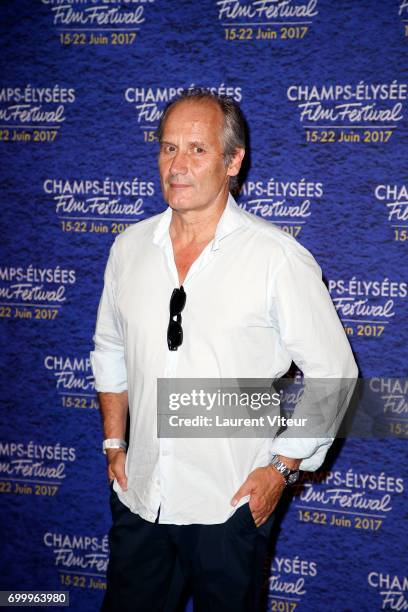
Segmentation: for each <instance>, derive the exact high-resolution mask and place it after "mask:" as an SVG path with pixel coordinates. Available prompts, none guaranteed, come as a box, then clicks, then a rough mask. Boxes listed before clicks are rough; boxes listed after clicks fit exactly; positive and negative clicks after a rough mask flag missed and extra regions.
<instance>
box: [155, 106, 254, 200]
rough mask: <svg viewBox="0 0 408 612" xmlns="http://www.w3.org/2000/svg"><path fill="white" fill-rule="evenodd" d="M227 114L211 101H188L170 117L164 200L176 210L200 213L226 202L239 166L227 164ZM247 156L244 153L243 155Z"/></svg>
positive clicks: (163, 152) (164, 144)
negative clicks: (224, 136)
mask: <svg viewBox="0 0 408 612" xmlns="http://www.w3.org/2000/svg"><path fill="white" fill-rule="evenodd" d="M222 130H223V114H222V111H221V110H220V109H219V108H218V106H217V104H215V103H214V102H211V101H202V102H198V101H190V100H186V101H183V102H180V103H179V104H177V106H176V107H175V108H174V109H173V110H171V111H170V113H169V114H168V116H167V119H166V122H165V125H164V130H163V135H162V140H161V143H160V154H159V170H160V181H161V188H162V192H163V197H164V199H165V200H166V202H167V203H168V204H169V206H170V207H171V208H173V209H174V210H199V209H203V208H207V207H208V206H211V204H214V203H217V202H223V201H224V200H225V198H226V196H227V194H228V177H229V176H232V175H233V174H237V172H238V170H239V166H240V161H239V165H238V167H237V169H236V167H235V166H236V165H237V164H236V163H235V165H234V163H233V162H231V164H229V165H228V166H226V165H225V163H224V156H223V146H222V142H221V136H222ZM242 155H243V153H242Z"/></svg>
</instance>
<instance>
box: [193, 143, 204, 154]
mask: <svg viewBox="0 0 408 612" xmlns="http://www.w3.org/2000/svg"><path fill="white" fill-rule="evenodd" d="M193 151H194V153H204V152H205V151H204V149H203V147H199V146H198V145H196V146H195V147H194V149H193Z"/></svg>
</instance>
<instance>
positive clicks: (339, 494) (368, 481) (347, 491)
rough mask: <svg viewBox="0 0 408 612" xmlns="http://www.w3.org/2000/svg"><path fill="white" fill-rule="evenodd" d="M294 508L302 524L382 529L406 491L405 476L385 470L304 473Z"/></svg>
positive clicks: (296, 493)
mask: <svg viewBox="0 0 408 612" xmlns="http://www.w3.org/2000/svg"><path fill="white" fill-rule="evenodd" d="M295 487H296V489H295V496H294V507H295V509H296V513H297V518H298V520H299V521H301V522H302V523H310V524H313V525H321V526H322V527H333V528H342V529H343V528H345V529H359V530H361V531H379V530H380V529H381V528H382V526H383V523H384V521H386V520H387V518H389V517H390V516H391V513H392V502H393V498H394V497H395V496H396V495H400V494H402V493H403V492H404V479H403V478H402V477H398V476H393V475H388V474H385V473H384V472H381V473H380V474H374V473H371V474H367V473H365V472H360V471H358V470H353V469H352V468H350V469H348V470H347V471H345V472H344V471H343V470H335V471H319V472H302V473H301V478H300V481H299V483H298V484H296V485H295Z"/></svg>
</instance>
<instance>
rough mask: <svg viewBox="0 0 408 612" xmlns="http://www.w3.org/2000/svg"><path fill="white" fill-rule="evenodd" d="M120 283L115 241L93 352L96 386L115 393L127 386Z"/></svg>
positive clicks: (99, 310)
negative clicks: (118, 283)
mask: <svg viewBox="0 0 408 612" xmlns="http://www.w3.org/2000/svg"><path fill="white" fill-rule="evenodd" d="M116 282H117V263H116V256H115V244H113V245H112V247H111V250H110V254H109V259H108V263H107V265H106V269H105V278H104V288H103V292H102V296H101V299H100V302H99V308H98V314H97V318H96V329H95V335H94V337H93V340H94V343H95V349H94V350H93V351H92V352H91V354H90V358H91V366H92V370H93V374H94V378H95V389H96V390H97V391H102V392H111V393H121V392H122V391H126V389H127V372H126V362H125V350H124V342H123V337H122V331H121V328H120V322H119V316H118V310H117V304H116Z"/></svg>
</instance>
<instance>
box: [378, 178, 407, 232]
mask: <svg viewBox="0 0 408 612" xmlns="http://www.w3.org/2000/svg"><path fill="white" fill-rule="evenodd" d="M374 195H375V197H376V199H377V200H378V202H380V203H381V204H382V206H383V208H384V212H385V214H386V215H387V221H388V223H389V225H390V227H391V229H392V233H393V238H394V240H396V241H398V242H406V241H407V240H408V187H407V186H406V185H376V187H375V189H374Z"/></svg>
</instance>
